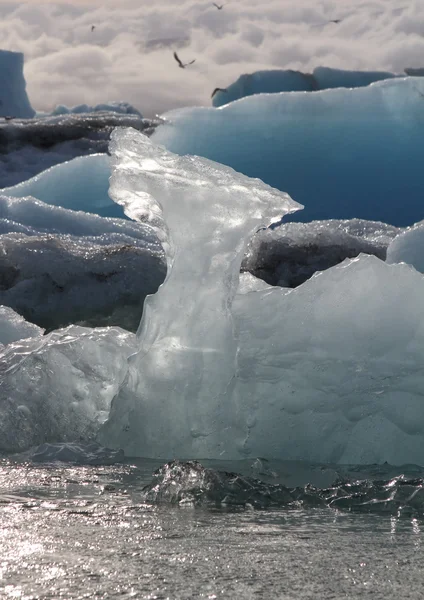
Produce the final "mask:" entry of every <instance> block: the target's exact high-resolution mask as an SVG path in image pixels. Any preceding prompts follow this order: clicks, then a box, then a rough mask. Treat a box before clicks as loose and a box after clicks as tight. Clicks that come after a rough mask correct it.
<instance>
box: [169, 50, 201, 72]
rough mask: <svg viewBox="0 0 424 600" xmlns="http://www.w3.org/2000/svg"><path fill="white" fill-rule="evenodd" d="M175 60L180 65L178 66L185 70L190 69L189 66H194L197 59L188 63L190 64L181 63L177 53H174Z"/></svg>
mask: <svg viewBox="0 0 424 600" xmlns="http://www.w3.org/2000/svg"><path fill="white" fill-rule="evenodd" d="M174 58H175V60H176V61H177V63H178V66H179V67H180V69H185V68H186V67H188V65H192V64H193V63H194V62H196V59H194V60H192V61H190V62H188V63H183V62H181V60H180V59H179V57H178V54H177V53H176V52H174Z"/></svg>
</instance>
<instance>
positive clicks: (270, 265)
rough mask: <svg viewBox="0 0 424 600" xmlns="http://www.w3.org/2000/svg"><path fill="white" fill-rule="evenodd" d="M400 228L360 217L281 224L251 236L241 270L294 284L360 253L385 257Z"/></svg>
mask: <svg viewBox="0 0 424 600" xmlns="http://www.w3.org/2000/svg"><path fill="white" fill-rule="evenodd" d="M400 231H401V229H399V228H398V227H392V226H390V225H385V224H384V223H379V222H377V223H375V222H372V221H363V220H360V219H352V220H349V221H337V220H331V221H312V223H283V224H282V225H281V226H279V227H277V228H275V229H269V228H268V229H264V230H262V231H259V232H258V233H257V234H256V235H255V236H254V237H253V239H252V242H251V243H250V245H249V247H248V251H247V254H246V256H245V257H244V259H243V262H242V269H243V270H247V271H250V273H252V274H253V275H255V276H256V277H260V278H261V279H264V280H265V281H267V282H268V283H269V284H270V285H279V286H282V287H297V286H298V285H300V284H301V283H303V282H304V281H306V280H307V279H309V278H310V277H312V275H313V274H314V273H316V272H317V271H324V270H325V269H328V268H330V267H332V266H334V265H337V264H339V263H341V262H343V260H344V259H345V258H354V257H356V256H358V255H359V254H361V253H365V254H373V255H375V256H378V257H379V258H381V259H383V260H384V259H385V257H386V250H387V246H388V245H389V244H390V243H391V241H392V240H393V238H394V237H395V236H396V235H398V233H399V232H400Z"/></svg>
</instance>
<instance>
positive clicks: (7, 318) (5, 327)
mask: <svg viewBox="0 0 424 600" xmlns="http://www.w3.org/2000/svg"><path fill="white" fill-rule="evenodd" d="M43 333H44V329H41V327H37V325H33V324H32V323H28V322H27V321H25V319H24V318H23V317H21V315H18V314H17V313H16V312H15V311H14V310H12V309H11V308H9V307H8V306H1V305H0V349H1V347H2V346H6V345H7V344H10V343H11V342H16V341H18V340H22V339H25V338H30V337H31V338H32V337H40V336H41V335H43Z"/></svg>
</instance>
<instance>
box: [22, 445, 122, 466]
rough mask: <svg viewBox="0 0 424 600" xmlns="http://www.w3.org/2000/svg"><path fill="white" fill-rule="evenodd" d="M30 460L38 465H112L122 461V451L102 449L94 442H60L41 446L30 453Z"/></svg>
mask: <svg viewBox="0 0 424 600" xmlns="http://www.w3.org/2000/svg"><path fill="white" fill-rule="evenodd" d="M29 458H30V460H32V461H33V462H38V463H51V462H66V463H72V464H76V465H114V464H116V463H119V462H122V461H123V460H124V453H123V451H122V450H111V449H110V448H103V446H100V445H99V444H97V443H96V442H90V443H82V442H78V443H77V442H62V443H56V444H49V443H45V444H41V446H38V447H37V448H35V450H33V451H32V452H31V454H30V455H29Z"/></svg>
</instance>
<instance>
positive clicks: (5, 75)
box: [0, 50, 35, 119]
mask: <svg viewBox="0 0 424 600" xmlns="http://www.w3.org/2000/svg"><path fill="white" fill-rule="evenodd" d="M0 76H1V87H0V117H21V118H23V119H30V118H31V117H33V116H34V115H35V111H34V110H33V108H32V106H31V104H30V102H29V100H28V96H27V93H26V89H25V88H26V83H25V79H24V55H23V54H22V53H21V52H9V51H8V50H0Z"/></svg>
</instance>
